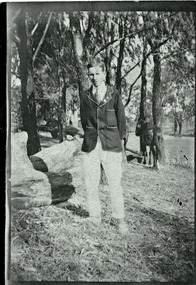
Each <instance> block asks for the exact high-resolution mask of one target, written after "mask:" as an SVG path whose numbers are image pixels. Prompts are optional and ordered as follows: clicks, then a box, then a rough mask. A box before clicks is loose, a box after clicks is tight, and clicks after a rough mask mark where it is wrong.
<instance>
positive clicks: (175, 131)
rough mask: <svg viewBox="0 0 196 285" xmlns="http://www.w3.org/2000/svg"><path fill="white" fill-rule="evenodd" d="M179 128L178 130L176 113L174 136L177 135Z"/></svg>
mask: <svg viewBox="0 0 196 285" xmlns="http://www.w3.org/2000/svg"><path fill="white" fill-rule="evenodd" d="M177 128H178V122H177V114H176V112H175V113H174V136H175V135H176V133H177Z"/></svg>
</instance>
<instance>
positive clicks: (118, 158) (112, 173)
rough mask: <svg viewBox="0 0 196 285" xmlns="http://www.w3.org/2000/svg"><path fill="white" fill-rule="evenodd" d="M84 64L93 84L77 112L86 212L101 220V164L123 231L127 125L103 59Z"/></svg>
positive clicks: (115, 214) (118, 95)
mask: <svg viewBox="0 0 196 285" xmlns="http://www.w3.org/2000/svg"><path fill="white" fill-rule="evenodd" d="M87 68H88V76H89V78H90V81H91V83H92V85H91V87H90V89H88V90H87V91H86V92H84V93H83V94H82V95H81V98H80V115H81V123H82V127H83V129H84V140H83V144H82V151H83V153H84V161H83V170H84V180H85V185H86V190H87V203H88V210H89V216H90V219H91V220H92V221H93V222H95V223H100V222H101V206H100V199H99V191H98V186H99V182H100V175H101V168H100V164H102V166H103V168H104V170H105V174H106V177H107V180H108V184H109V189H110V196H111V205H112V218H113V219H115V221H116V223H117V225H118V229H119V231H120V232H121V233H122V234H126V233H127V232H128V229H127V225H126V224H125V222H124V216H125V214H124V201H123V194H122V188H121V178H122V139H123V136H124V135H125V129H126V121H125V114H124V107H123V104H122V100H121V97H120V94H119V92H118V91H117V90H116V89H115V88H114V87H111V86H109V85H107V84H106V83H105V77H106V74H105V65H104V63H103V62H101V61H96V60H95V61H92V62H90V63H89V64H88V66H87Z"/></svg>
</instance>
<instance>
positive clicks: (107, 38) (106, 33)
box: [104, 12, 113, 85]
mask: <svg viewBox="0 0 196 285" xmlns="http://www.w3.org/2000/svg"><path fill="white" fill-rule="evenodd" d="M107 18H108V16H107V12H105V26H104V40H105V45H107V44H108V43H109V42H111V41H112V40H113V35H112V34H111V31H110V29H109V27H108V25H109V23H108V21H107ZM111 59H112V54H111V47H110V46H108V47H107V48H106V49H105V59H104V63H105V67H106V83H107V84H109V85H110V79H111Z"/></svg>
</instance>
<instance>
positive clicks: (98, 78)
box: [88, 66, 105, 87]
mask: <svg viewBox="0 0 196 285" xmlns="http://www.w3.org/2000/svg"><path fill="white" fill-rule="evenodd" d="M88 76H89V78H90V80H91V82H92V83H93V85H94V86H95V87H99V85H100V84H102V83H103V82H104V81H105V72H104V71H103V70H102V68H101V67H98V66H97V67H91V68H89V70H88Z"/></svg>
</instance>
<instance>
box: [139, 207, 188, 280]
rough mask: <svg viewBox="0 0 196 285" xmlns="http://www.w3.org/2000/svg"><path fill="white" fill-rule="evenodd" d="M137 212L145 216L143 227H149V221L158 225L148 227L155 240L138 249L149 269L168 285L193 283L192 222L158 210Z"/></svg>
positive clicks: (140, 208)
mask: <svg viewBox="0 0 196 285" xmlns="http://www.w3.org/2000/svg"><path fill="white" fill-rule="evenodd" d="M135 208H136V209H137V210H138V212H140V215H141V214H143V217H144V219H142V220H141V223H148V218H149V219H150V220H151V221H152V220H153V222H154V225H156V226H155V227H152V228H150V227H149V231H150V233H149V234H150V235H152V239H148V240H143V241H142V242H141V244H140V246H139V247H140V250H141V253H142V254H143V256H144V258H145V261H146V265H147V266H148V267H149V269H150V270H153V271H155V272H157V273H158V274H160V275H162V276H163V277H164V278H165V279H166V280H167V281H172V282H193V281H194V228H193V226H191V224H190V222H189V221H188V220H186V219H185V218H182V217H180V218H179V217H177V216H173V215H169V214H167V213H163V212H160V211H157V210H155V209H151V208H148V209H146V208H144V207H140V206H136V207H135ZM149 234H148V233H147V234H146V236H148V237H149ZM178 284H179V283H178ZM189 284H192V283H189Z"/></svg>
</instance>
